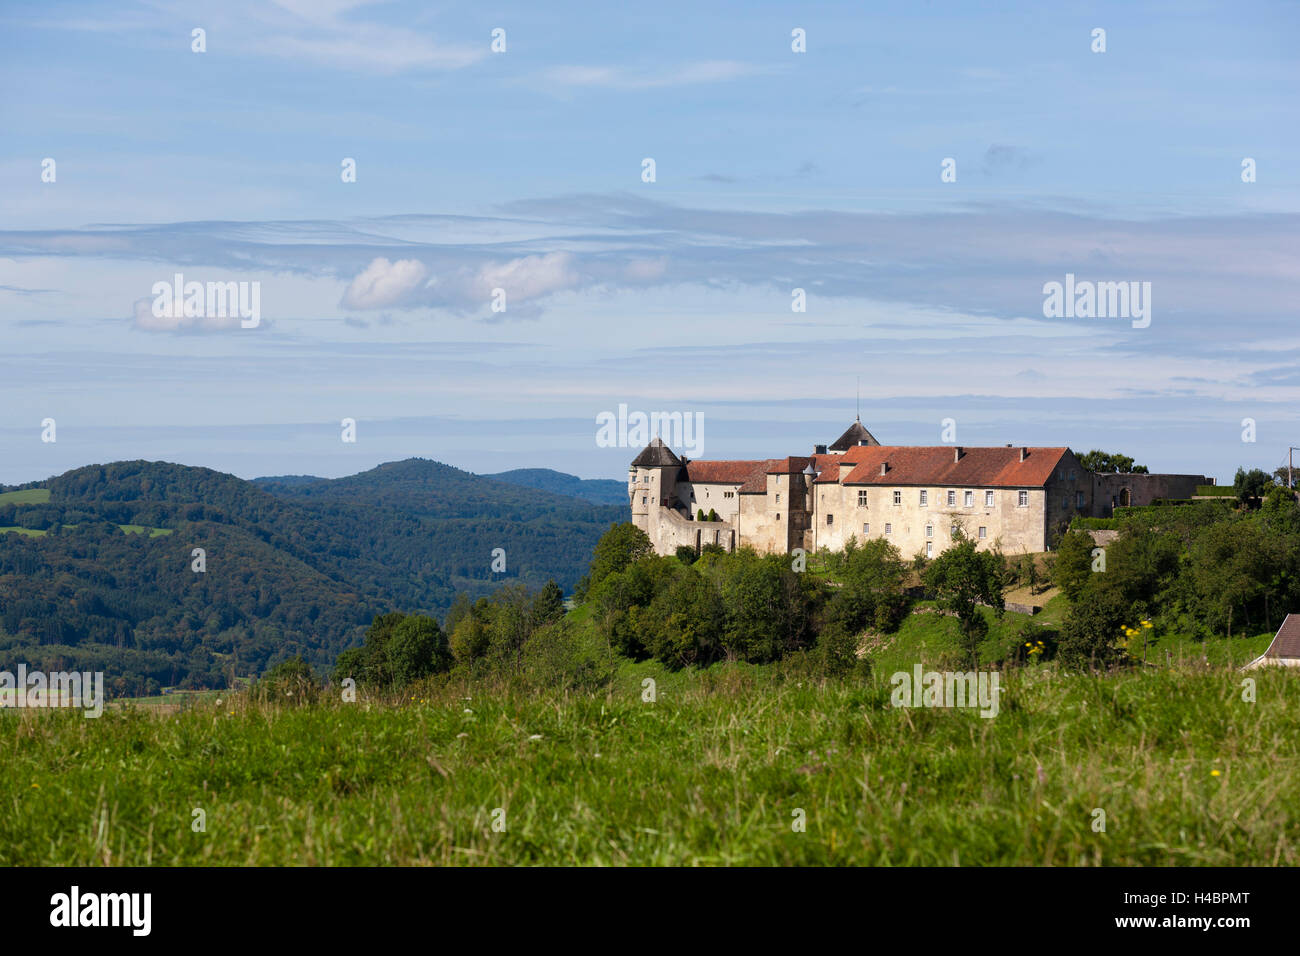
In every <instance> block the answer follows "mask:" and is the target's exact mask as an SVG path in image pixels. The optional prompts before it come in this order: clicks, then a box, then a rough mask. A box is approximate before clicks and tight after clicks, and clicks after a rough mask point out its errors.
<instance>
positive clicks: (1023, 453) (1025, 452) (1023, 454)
mask: <svg viewBox="0 0 1300 956" xmlns="http://www.w3.org/2000/svg"><path fill="white" fill-rule="evenodd" d="M1028 457H1029V449H1028V448H1021V449H1020V460H1021V461H1024V460H1025V459H1026V458H1028Z"/></svg>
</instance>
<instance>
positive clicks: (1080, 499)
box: [1074, 491, 1087, 508]
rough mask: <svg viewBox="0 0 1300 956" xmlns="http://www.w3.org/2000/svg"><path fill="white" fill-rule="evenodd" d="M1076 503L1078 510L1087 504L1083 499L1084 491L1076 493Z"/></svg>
mask: <svg viewBox="0 0 1300 956" xmlns="http://www.w3.org/2000/svg"><path fill="white" fill-rule="evenodd" d="M1074 501H1075V507H1076V508H1082V507H1083V506H1084V505H1085V504H1087V502H1086V501H1084V499H1083V492H1082V491H1079V492H1076V493H1075V496H1074Z"/></svg>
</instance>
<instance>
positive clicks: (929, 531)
mask: <svg viewBox="0 0 1300 956" xmlns="http://www.w3.org/2000/svg"><path fill="white" fill-rule="evenodd" d="M925 536H926V537H927V538H933V537H934V525H932V524H928V525H926V526H925Z"/></svg>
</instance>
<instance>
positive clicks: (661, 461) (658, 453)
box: [632, 435, 682, 468]
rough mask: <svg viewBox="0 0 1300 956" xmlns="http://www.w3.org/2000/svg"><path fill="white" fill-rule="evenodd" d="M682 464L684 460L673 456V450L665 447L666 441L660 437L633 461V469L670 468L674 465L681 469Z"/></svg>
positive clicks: (652, 441) (653, 440)
mask: <svg viewBox="0 0 1300 956" xmlns="http://www.w3.org/2000/svg"><path fill="white" fill-rule="evenodd" d="M681 463H682V460H681V459H680V458H678V457H677V456H676V455H674V454H673V450H672V449H671V448H669V447H668V446H667V445H665V444H664V440H663V439H662V438H660V437H659V436H658V435H656V436H655V437H654V438H653V439H651V441H650V444H648V445H646V446H645V448H643V449H642V450H641V454H639V455H637V456H636V457H635V458H633V459H632V467H633V468H637V467H641V468H670V467H673V466H674V465H676V466H678V467H680V466H681Z"/></svg>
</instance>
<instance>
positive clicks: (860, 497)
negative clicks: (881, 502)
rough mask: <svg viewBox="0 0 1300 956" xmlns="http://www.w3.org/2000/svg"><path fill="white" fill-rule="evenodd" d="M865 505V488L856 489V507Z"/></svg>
mask: <svg viewBox="0 0 1300 956" xmlns="http://www.w3.org/2000/svg"><path fill="white" fill-rule="evenodd" d="M866 506H867V492H866V489H865V488H861V489H859V490H858V507H859V508H865V507H866Z"/></svg>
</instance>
